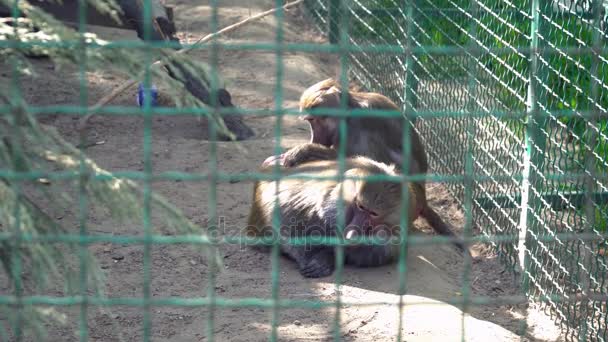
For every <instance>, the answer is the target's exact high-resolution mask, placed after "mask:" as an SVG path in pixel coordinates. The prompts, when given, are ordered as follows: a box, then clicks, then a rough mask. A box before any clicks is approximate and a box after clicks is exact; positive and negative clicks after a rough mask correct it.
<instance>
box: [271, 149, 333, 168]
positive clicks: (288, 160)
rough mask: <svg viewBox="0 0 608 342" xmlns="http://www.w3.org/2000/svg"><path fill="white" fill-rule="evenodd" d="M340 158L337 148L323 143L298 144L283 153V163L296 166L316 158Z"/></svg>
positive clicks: (287, 165)
mask: <svg viewBox="0 0 608 342" xmlns="http://www.w3.org/2000/svg"><path fill="white" fill-rule="evenodd" d="M336 158H338V153H337V151H336V150H334V149H333V148H330V147H326V146H324V145H321V144H315V143H306V144H302V145H298V146H296V147H294V148H292V149H290V150H289V151H287V152H285V153H284V154H283V165H284V166H286V167H294V166H297V165H300V164H302V163H305V162H309V161H315V160H335V159H336Z"/></svg>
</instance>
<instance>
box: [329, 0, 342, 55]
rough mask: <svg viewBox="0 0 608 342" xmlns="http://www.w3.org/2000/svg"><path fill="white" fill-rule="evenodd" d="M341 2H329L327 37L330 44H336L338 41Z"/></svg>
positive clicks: (338, 0) (339, 0)
mask: <svg viewBox="0 0 608 342" xmlns="http://www.w3.org/2000/svg"><path fill="white" fill-rule="evenodd" d="M341 5H342V0H329V8H328V10H327V25H328V27H327V30H328V33H327V35H328V36H329V42H330V43H331V44H338V42H339V41H340V7H341Z"/></svg>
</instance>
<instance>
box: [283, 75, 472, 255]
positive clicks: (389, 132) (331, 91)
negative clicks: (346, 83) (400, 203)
mask: <svg viewBox="0 0 608 342" xmlns="http://www.w3.org/2000/svg"><path fill="white" fill-rule="evenodd" d="M342 92H343V91H342V89H341V88H340V85H339V84H338V83H337V82H336V81H335V80H333V79H326V80H323V81H321V82H318V83H316V84H314V85H312V86H311V87H309V88H308V89H306V90H305V91H304V92H303V94H302V96H301V97H300V110H301V111H302V112H306V111H307V110H310V109H319V108H339V107H340V97H341V94H342ZM346 96H347V103H348V108H350V109H356V108H369V109H386V110H399V107H398V106H397V105H396V104H395V103H394V102H392V101H391V100H390V99H389V98H387V97H386V96H384V95H381V94H378V93H367V92H356V91H347V94H346ZM303 118H304V119H305V120H308V121H309V123H310V127H311V142H310V143H308V144H302V145H299V146H296V147H294V148H293V149H291V150H289V151H287V152H286V153H285V154H284V165H286V166H288V167H291V166H295V165H298V164H299V163H301V162H305V161H310V160H334V159H336V158H337V147H338V144H339V132H338V125H339V119H338V118H336V117H330V116H318V115H315V116H312V115H304V116H303ZM346 124H347V127H348V130H347V139H346V140H347V143H346V144H347V145H346V155H347V156H356V155H363V156H366V157H369V158H371V159H373V160H377V161H380V162H383V163H392V164H395V165H397V167H398V168H401V166H402V145H403V144H402V142H403V141H402V139H403V129H404V127H403V125H404V124H405V120H403V119H401V118H385V117H347V118H346ZM410 132H411V134H410V137H411V140H410V143H411V156H412V160H411V161H410V167H409V174H425V173H427V172H428V160H427V155H426V152H425V150H424V147H423V145H422V141H421V140H420V136H419V135H418V133H417V132H416V131H415V130H413V129H411V130H410ZM412 186H413V188H412V189H413V191H414V192H415V194H416V198H417V201H418V204H419V205H420V208H421V209H420V216H423V217H424V218H425V219H426V220H427V221H428V222H429V224H430V225H431V226H432V228H433V229H434V230H435V231H436V232H437V233H438V234H440V235H445V236H454V233H453V232H452V230H451V229H450V228H449V226H448V225H447V224H446V223H445V222H444V221H443V220H442V219H441V217H440V216H439V215H438V214H437V213H436V212H435V211H434V210H433V209H432V208H431V207H429V205H428V203H427V199H426V188H425V183H424V182H423V181H421V182H417V183H414V184H413V185H412ZM457 246H458V247H459V248H460V249H464V247H463V246H462V244H460V243H457Z"/></svg>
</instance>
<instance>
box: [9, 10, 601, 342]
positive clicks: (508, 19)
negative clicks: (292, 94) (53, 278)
mask: <svg viewBox="0 0 608 342" xmlns="http://www.w3.org/2000/svg"><path fill="white" fill-rule="evenodd" d="M5 3H9V2H8V1H5ZM79 3H80V4H84V3H86V1H80V2H79ZM10 4H14V3H13V2H10ZM145 4H146V5H145V6H144V7H145V11H144V17H146V16H148V15H149V13H150V8H149V3H148V1H145ZM210 4H211V7H212V15H211V29H212V31H216V30H217V28H218V25H217V7H218V3H217V1H211V2H210ZM275 5H276V6H282V5H283V1H280V0H277V1H276V2H275ZM83 8H84V6H82V7H81V12H79V13H80V14H81V16H80V27H81V29H82V31H83V32H84V30H85V29H86V22H85V19H84V16H83V15H82V14H83V13H84V10H83ZM306 8H307V10H308V12H309V14H310V15H311V20H312V21H313V22H314V23H316V24H317V25H318V27H319V29H320V30H321V31H322V32H323V33H326V34H327V36H328V38H329V40H330V42H331V43H332V44H333V45H332V46H327V45H324V46H321V45H318V46H313V45H312V44H308V45H307V44H301V45H288V44H283V43H284V42H283V35H282V24H281V23H282V22H283V19H284V18H283V15H284V14H283V12H282V11H278V12H277V13H276V18H277V20H278V22H279V24H278V25H277V27H278V32H277V38H276V39H277V41H276V42H275V43H277V45H273V44H265V45H264V44H259V46H258V44H249V45H247V44H241V45H239V46H237V45H233V46H232V47H231V48H233V49H237V48H244V49H245V48H247V49H256V48H257V49H260V50H273V51H277V55H276V56H277V57H276V59H277V70H276V73H277V76H278V77H277V79H278V82H277V85H276V94H275V95H276V96H275V98H276V102H275V104H276V108H275V109H276V112H277V113H278V115H282V114H295V113H293V112H289V110H285V109H284V108H283V98H282V92H281V77H282V73H283V69H282V68H283V65H282V63H281V61H282V59H281V56H282V55H281V53H280V51H285V49H289V50H290V51H315V50H319V51H320V50H323V51H331V52H335V53H340V55H341V56H342V63H343V65H345V66H346V67H347V68H345V69H344V70H348V72H350V73H351V75H352V76H354V77H355V78H356V79H357V80H359V81H360V82H361V83H362V85H364V86H365V87H366V88H367V89H369V90H374V91H379V92H381V93H383V94H386V95H387V96H389V97H391V98H392V99H394V100H395V101H396V102H397V103H399V104H401V105H402V106H403V108H404V113H405V114H406V115H407V116H408V117H410V118H412V119H414V118H416V124H415V129H417V130H418V131H419V133H420V134H421V137H422V139H423V141H424V143H425V146H426V149H427V152H428V153H429V157H430V161H431V169H432V170H433V172H434V173H436V174H438V176H434V177H431V179H432V180H440V181H449V182H448V184H449V189H450V190H451V192H452V194H453V195H454V196H455V198H457V199H458V200H459V201H460V203H461V204H462V206H463V208H464V210H465V213H466V214H467V225H466V227H465V231H466V235H470V234H473V232H472V231H470V227H471V223H472V224H474V226H475V227H476V228H477V230H478V232H479V233H480V234H481V235H482V236H483V237H485V238H487V240H488V241H489V242H490V243H491V244H492V245H493V246H494V247H495V248H496V250H497V251H498V252H499V255H500V257H501V258H502V260H503V261H504V262H505V263H506V264H507V265H508V266H510V267H512V269H514V270H518V271H519V272H521V274H522V280H523V282H522V286H523V288H524V291H525V293H526V294H527V295H528V296H530V298H531V299H532V300H538V301H541V302H542V303H543V304H544V305H545V306H546V307H547V308H548V309H549V311H550V312H551V313H552V314H553V315H554V317H555V319H556V321H557V323H559V324H560V325H561V326H562V327H563V328H564V331H565V333H566V334H567V336H568V337H569V338H571V339H581V340H594V341H595V340H602V341H605V340H606V339H608V331H607V325H608V314H607V312H608V308H607V297H606V296H607V294H608V284H607V282H606V273H607V268H608V266H607V261H606V254H605V250H606V246H605V240H606V230H607V226H608V212H607V207H606V203H607V202H606V199H607V198H608V196H607V193H606V191H607V190H606V166H607V165H606V163H607V161H606V158H607V156H606V153H608V141H607V140H608V137H607V134H608V128H607V126H608V120H607V119H606V117H605V111H606V107H607V106H608V96H607V95H608V75H607V74H606V73H608V66H606V64H607V63H608V60H607V58H608V52H607V51H606V48H605V40H606V31H605V30H606V27H605V22H606V20H605V5H604V3H603V2H602V1H599V0H595V1H578V2H574V1H567V0H558V1H548V0H512V1H508V0H504V1H500V0H487V1H471V0H460V1H453V0H410V1H392V0H377V1H366V0H350V1H338V0H328V1H321V0H307V1H306ZM18 14H19V11H17V10H13V15H14V16H15V17H17V16H18ZM149 30H150V29H149V27H148V28H147V29H146V30H145V32H147V33H145V34H144V36H149V33H150V32H149ZM11 37H12V38H11V39H13V40H4V41H0V43H1V44H2V45H1V46H0V49H15V50H17V49H26V48H27V47H36V46H41V47H42V46H46V47H49V48H53V49H68V48H81V49H82V50H79V51H82V53H83V55H82V56H81V57H80V59H76V60H75V62H82V63H85V62H86V61H87V58H89V59H91V60H93V59H94V57H95V56H93V55H87V53H88V52H90V51H89V50H95V49H100V46H96V45H95V44H91V43H90V42H86V41H85V40H80V39H79V37H81V36H80V35H76V36H75V39H74V40H73V41H69V42H52V41H50V42H49V41H38V40H35V39H34V40H30V41H27V42H25V43H24V42H23V40H19V34H15V35H14V36H11ZM87 44H89V45H87ZM262 45H263V46H262ZM142 46H144V47H145V46H149V45H146V44H143V45H141V46H138V47H140V48H141V47H142ZM155 46H156V47H159V46H162V44H158V43H157V44H156V45H155ZM124 47H125V46H121V45H120V44H115V45H111V46H107V48H108V49H117V50H119V49H120V48H124ZM197 48H201V49H209V50H210V51H211V52H212V53H211V58H210V64H211V66H212V68H213V69H214V70H215V69H216V65H217V58H218V57H217V50H216V48H217V45H214V44H205V45H201V46H197ZM87 49H89V50H87ZM349 49H351V50H350V51H349ZM147 52H148V57H146V64H149V63H150V62H152V61H153V60H154V59H155V58H156V57H158V56H154V57H153V56H152V55H153V50H152V49H151V50H147ZM10 57H11V58H12V59H11V63H12V64H11V65H12V67H13V75H14V77H13V80H14V84H13V85H12V87H11V88H10V89H11V91H12V93H11V95H12V99H6V103H5V102H3V103H1V106H0V109H1V113H2V115H3V117H2V120H6V121H7V122H8V123H9V124H8V127H9V129H8V130H3V131H2V133H3V134H5V133H6V135H7V136H8V137H9V138H11V139H16V140H11V141H12V143H13V145H15V146H19V144H17V142H18V141H21V140H22V139H21V138H22V137H20V135H19V134H15V133H23V132H25V131H27V130H26V129H24V128H22V126H20V125H23V124H24V123H17V122H14V118H15V117H18V114H19V113H21V112H20V111H28V110H29V111H31V113H34V114H35V113H36V110H37V108H31V107H27V106H23V104H22V103H20V101H15V99H19V97H20V95H19V86H18V80H19V75H18V72H17V69H18V68H19V64H18V63H17V62H16V59H15V56H10ZM133 63H134V62H133ZM86 70H87V68H86V66H85V65H83V66H82V70H81V80H82V84H81V86H82V93H81V99H80V100H81V101H80V105H79V106H76V105H75V106H66V107H62V108H52V110H54V111H56V112H61V113H66V114H74V113H78V114H81V115H85V114H87V111H88V110H90V108H88V107H87V106H86V103H87V102H86V98H87V94H86V81H85V77H84V76H83V75H84V74H85V72H86ZM140 71H146V73H145V75H144V76H141V75H140V77H141V79H142V80H145V83H146V84H148V83H149V82H150V72H151V71H150V70H149V68H148V67H146V68H144V69H142V70H137V72H140ZM155 75H156V76H158V75H157V74H155ZM212 75H213V77H212V80H211V81H210V83H211V86H212V88H213V89H212V92H213V91H214V89H215V88H217V84H218V80H217V79H216V76H217V75H216V73H215V72H213V73H212ZM135 76H136V75H133V77H135ZM345 76H346V74H343V75H342V81H344V80H345V79H346V77H345ZM158 77H160V76H158ZM7 97H8V96H7ZM38 109H39V110H41V111H42V112H43V109H44V108H43V109H40V108H38ZM124 110H125V109H124V108H108V109H107V113H108V114H117V115H121V113H122V112H121V111H124ZM129 110H130V111H132V109H129ZM181 111H182V113H190V114H192V113H194V114H196V115H210V114H212V113H213V112H214V111H212V110H208V109H200V108H197V107H193V108H185V109H184V108H182V109H181ZM160 112H161V113H163V112H162V111H160ZM174 112H175V111H174V110H173V109H171V110H169V111H166V112H164V113H166V114H167V115H171V114H173V113H174ZM138 115H142V116H143V117H144V118H145V125H146V129H145V135H144V160H145V166H144V170H143V171H142V172H135V171H134V172H126V173H123V174H120V175H108V174H105V173H99V172H96V171H94V170H92V169H94V168H92V167H91V165H89V164H88V163H87V162H86V161H85V159H84V157H81V159H78V163H76V164H75V166H74V165H73V166H74V169H72V170H71V171H70V172H65V173H53V172H50V170H44V169H42V170H40V169H37V170H33V171H32V170H29V172H25V171H24V170H23V169H22V168H23V167H24V164H23V161H22V160H21V158H20V157H19V153H16V154H15V153H14V154H10V155H9V154H8V153H5V154H2V155H1V157H2V159H0V160H2V161H3V162H6V165H4V164H3V165H2V169H0V171H1V172H2V173H1V176H0V179H1V180H3V182H4V183H6V185H7V186H6V187H7V188H8V189H10V190H12V191H13V192H6V193H10V194H11V195H15V197H11V199H10V202H11V203H13V202H14V205H11V206H7V208H9V209H10V210H13V212H10V211H2V214H3V216H2V218H3V219H4V218H5V217H9V218H14V219H8V221H7V222H10V224H9V225H7V226H6V227H5V226H2V227H0V228H2V229H1V233H2V235H1V236H0V238H1V240H0V241H1V244H2V248H3V250H2V251H1V252H2V253H0V257H2V259H3V261H5V262H7V263H8V264H9V266H6V265H4V266H5V267H6V269H7V270H8V271H7V273H10V275H11V276H10V278H11V279H12V282H13V283H12V287H13V289H14V293H13V294H2V295H0V305H2V310H3V312H5V313H6V312H12V310H13V309H16V310H15V312H17V313H16V316H15V317H13V319H12V320H11V323H12V325H13V330H12V332H10V333H12V334H14V335H17V336H19V335H20V334H21V330H22V328H23V327H24V326H26V325H27V324H26V323H27V322H26V321H27V318H28V316H27V315H28V314H29V311H27V310H26V309H24V308H31V306H32V305H34V306H36V305H44V306H47V305H48V306H61V305H78V306H80V309H81V311H80V312H81V314H80V321H79V322H80V338H81V340H83V341H84V340H87V339H88V335H87V327H86V324H87V323H86V321H87V310H88V309H89V306H94V305H103V306H112V305H134V306H141V307H143V309H144V312H145V315H144V320H143V321H144V327H143V328H144V334H143V336H144V340H149V339H150V337H151V319H150V309H151V307H152V306H154V305H177V306H179V305H182V306H200V307H208V308H209V309H210V310H209V317H208V327H207V332H208V337H209V338H210V339H212V338H213V325H214V321H215V320H216V319H217V317H215V316H214V308H217V307H238V306H244V307H247V306H260V307H265V308H269V309H272V310H273V316H272V327H273V329H272V334H271V340H276V339H277V337H278V336H277V329H276V328H277V326H278V315H279V310H280V309H281V308H283V307H290V306H299V307H303V308H311V309H313V308H319V307H326V306H335V307H336V308H338V309H339V308H340V305H341V301H340V298H338V300H337V301H336V302H335V303H333V302H332V303H328V302H302V301H290V300H284V299H281V298H279V295H278V280H279V272H278V261H277V260H278V257H279V255H278V249H277V248H274V249H273V253H272V259H271V260H272V270H273V272H272V297H271V298H270V299H269V300H263V299H256V298H253V299H243V300H231V299H226V298H221V297H219V296H218V295H217V293H216V292H215V287H214V278H213V276H211V279H210V281H209V287H208V291H207V296H205V297H200V298H189V299H182V298H161V299H153V298H151V295H150V288H149V283H150V248H151V246H152V245H154V244H171V243H173V244H176V243H192V244H197V245H210V244H213V243H212V242H215V241H211V242H210V241H209V240H208V239H207V238H206V236H200V235H199V236H177V237H167V236H159V235H155V234H154V233H153V231H152V229H151V227H150V213H151V210H152V207H151V205H152V204H153V203H154V201H153V199H152V197H151V196H152V195H151V193H150V182H151V180H152V169H151V164H150V153H151V151H150V141H151V135H150V124H151V121H150V120H151V118H152V110H151V107H150V103H146V105H144V107H143V109H142V110H141V112H139V113H138ZM155 115H157V114H155ZM17 126H18V127H20V128H19V130H15V131H11V129H14V127H17ZM210 126H211V131H212V135H213V134H214V133H215V125H213V124H211V125H210ZM343 128H344V127H342V129H343ZM9 133H10V134H9ZM34 133H39V132H38V131H36V130H34ZM275 134H276V137H277V141H280V135H281V126H280V124H279V125H277V127H276V129H275ZM34 135H35V134H34ZM3 137H4V136H3ZM38 138H39V137H38ZM49 139H51V138H49ZM52 139H55V138H52ZM57 139H58V138H57ZM43 141H45V142H47V143H49V144H50V143H51V141H47V140H43ZM52 142H53V143H56V142H57V140H53V141H52ZM278 144H279V143H278V142H277V147H278ZM13 145H11V146H13ZM6 146H9V145H2V147H3V148H4V147H6ZM210 146H211V150H210V156H211V158H210V163H209V170H211V171H210V174H205V175H191V174H181V173H179V174H177V173H170V174H166V175H163V177H164V179H198V180H202V179H205V180H209V181H210V184H211V186H210V191H209V203H210V206H209V208H208V216H209V221H210V222H213V221H214V218H215V217H216V216H217V213H216V207H215V204H216V198H217V196H216V188H215V186H214V184H215V182H216V181H217V180H230V179H233V178H235V179H242V178H248V177H249V178H255V177H259V176H260V175H253V177H251V176H252V175H250V174H249V175H226V174H223V173H221V172H219V171H218V167H217V159H216V152H217V151H216V147H215V145H214V144H211V145H210ZM24 147H27V146H24ZM68 150H69V149H68ZM6 151H7V150H6V149H2V150H0V152H3V153H4V152H6ZM9 152H11V151H9ZM12 152H15V151H12ZM16 152H19V151H18V150H17V151H16ZM343 152H344V151H342V153H341V154H342V155H343ZM66 153H67V152H66ZM71 153H75V154H76V155H78V154H77V153H76V152H74V151H71ZM36 166H40V165H36ZM47 166H48V165H47ZM43 171H44V172H43ZM41 172H42V173H41ZM42 176H45V177H49V178H51V179H70V180H73V181H74V182H75V184H76V185H77V187H76V188H77V189H78V190H79V196H77V197H76V198H77V199H78V200H79V207H78V211H79V214H78V215H79V228H80V230H79V232H72V234H69V233H65V232H63V231H60V230H57V231H54V230H52V234H50V235H48V236H47V235H44V234H42V235H36V234H33V233H32V232H29V231H27V230H25V228H26V227H28V225H30V224H31V222H29V221H26V220H21V218H22V217H26V218H29V216H27V215H26V216H24V215H25V214H24V213H27V212H29V211H32V212H33V211H34V209H32V208H31V207H27V206H24V205H23V204H22V202H20V198H21V197H22V194H21V190H20V188H21V184H20V182H22V181H24V180H35V179H38V178H40V177H42ZM114 176H116V177H121V178H131V179H139V180H143V181H144V188H145V189H144V191H143V193H142V196H143V208H142V210H141V211H142V213H141V215H142V221H141V222H143V227H144V232H143V236H138V237H131V236H122V237H113V236H97V237H94V236H92V235H90V234H89V233H88V230H87V225H86V211H87V209H86V207H87V201H92V200H93V199H94V198H93V197H94V196H92V197H89V196H90V195H91V194H90V192H91V189H90V188H89V187H90V186H91V183H94V182H99V183H100V184H102V183H103V182H105V181H113V180H114V178H113V177H114ZM4 183H2V184H3V185H4ZM2 189H4V188H2ZM104 191H107V189H105V190H104ZM6 198H9V197H6ZM0 207H1V206H0ZM3 208H4V207H3ZM5 210H6V209H5ZM7 213H10V214H12V215H9V214H7ZM3 222H4V221H3ZM47 223H48V222H45V223H42V224H47ZM175 225H176V226H184V225H187V224H186V223H184V222H181V221H180V222H177V223H176V224H175ZM193 230H194V228H193V227H188V231H190V232H191V231H193ZM99 241H104V242H111V243H131V244H142V245H143V246H144V269H143V277H144V291H143V294H142V297H141V298H106V297H103V296H101V295H97V294H95V295H91V294H90V293H89V292H88V291H89V290H91V287H90V286H89V285H90V284H91V281H90V280H89V282H88V283H87V279H88V277H89V276H90V275H89V274H87V273H88V272H92V271H91V270H92V268H91V266H90V265H89V263H88V259H87V258H88V257H87V254H86V246H87V245H88V244H91V243H94V242H99ZM416 241H417V240H415V239H412V242H411V243H416ZM40 242H45V243H56V242H63V243H67V244H71V245H72V246H75V250H76V251H77V252H76V254H77V255H78V257H79V262H80V263H79V266H80V268H79V273H78V274H77V279H76V287H75V292H74V295H73V296H70V297H60V298H57V297H46V296H26V295H24V293H23V288H22V287H23V284H22V281H21V276H20V274H21V273H20V271H21V267H22V263H23V262H27V261H29V260H24V258H23V257H22V255H21V254H20V253H23V251H24V246H25V247H27V246H28V245H29V246H36V247H38V245H37V243H40ZM226 242H231V243H238V242H239V241H226ZM404 249H405V246H404ZM30 252H31V251H30ZM7 254H8V255H7ZM32 255H35V251H34V254H32ZM210 255H211V254H210ZM44 256H46V255H44ZM341 259H343V255H342V254H341V253H338V260H341ZM6 260H8V261H6ZM404 260H405V259H404V257H402V258H400V262H399V265H398V269H399V271H400V273H401V277H400V280H401V281H400V284H399V288H400V293H404V284H405V275H404V274H405V270H406V265H405V263H404ZM340 272H341V267H338V270H337V273H338V276H337V281H338V282H339V281H340V276H339V274H340ZM465 287H466V285H465ZM463 295H464V300H465V301H466V300H467V299H468V297H467V296H468V293H467V291H466V289H465V290H464V291H463ZM505 300H506V299H505ZM481 302H483V300H480V301H478V303H481ZM339 315H340V310H336V320H335V323H334V328H335V330H334V333H335V337H336V339H339V338H340V336H341V335H340V331H339V330H340V329H339ZM0 333H2V337H3V338H4V337H6V336H8V335H9V334H10V333H9V332H6V331H5V330H4V329H0ZM397 336H398V339H401V338H402V337H401V332H398V333H397Z"/></svg>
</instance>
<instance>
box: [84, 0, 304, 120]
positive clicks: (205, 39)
mask: <svg viewBox="0 0 608 342" xmlns="http://www.w3.org/2000/svg"><path fill="white" fill-rule="evenodd" d="M302 2H304V0H296V1H293V2H290V3H288V4H285V5H284V6H283V7H276V8H273V9H271V10H268V11H265V12H262V13H259V14H256V15H254V16H253V17H250V18H247V19H245V20H242V21H240V22H238V23H235V24H232V25H229V26H226V27H224V28H223V29H221V30H219V31H217V32H215V33H210V34H208V35H206V36H204V37H203V38H200V39H199V40H197V41H196V42H195V43H194V44H193V45H190V46H188V47H186V48H183V49H181V50H179V51H177V53H188V52H189V51H191V50H192V49H194V48H195V47H196V46H197V45H200V44H203V43H206V42H208V41H210V40H211V39H213V38H215V37H217V36H219V35H221V34H224V33H227V32H231V31H234V30H236V29H237V28H239V27H241V26H243V25H245V24H247V23H250V22H252V21H255V20H258V19H260V18H263V17H265V16H268V15H270V14H272V13H275V12H276V11H278V10H279V9H281V8H282V9H288V8H290V7H293V6H295V5H298V4H300V3H302ZM160 64H162V63H161V61H156V62H154V63H152V66H157V65H160ZM136 83H137V80H135V79H131V80H128V81H126V82H125V83H123V84H121V85H120V86H119V87H118V88H115V89H114V90H113V91H112V92H110V93H109V94H107V95H105V96H104V97H102V98H101V99H100V100H99V101H97V103H96V104H95V105H94V106H93V107H92V108H91V110H90V113H89V114H87V115H86V116H84V117H83V118H82V119H80V122H79V123H78V130H79V131H83V130H84V129H85V128H86V126H87V123H88V121H89V119H90V118H91V117H92V116H93V115H95V112H97V111H98V110H99V109H100V108H101V107H103V106H105V105H106V104H108V103H109V102H110V101H112V100H113V99H115V98H116V97H117V96H118V95H120V94H121V93H123V92H124V91H126V90H127V89H129V88H130V87H132V86H134V85H135V84H136Z"/></svg>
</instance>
